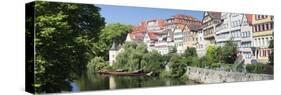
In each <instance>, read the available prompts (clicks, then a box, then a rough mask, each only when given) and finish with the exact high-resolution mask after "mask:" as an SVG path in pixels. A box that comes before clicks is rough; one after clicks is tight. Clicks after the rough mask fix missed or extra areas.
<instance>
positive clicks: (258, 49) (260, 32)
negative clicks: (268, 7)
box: [252, 15, 274, 63]
mask: <svg viewBox="0 0 281 95" xmlns="http://www.w3.org/2000/svg"><path fill="white" fill-rule="evenodd" d="M252 20H253V42H254V43H253V51H254V52H253V56H254V58H256V59H257V62H258V63H267V62H268V56H269V55H270V54H271V52H272V50H271V49H270V48H268V46H269V43H270V41H271V40H273V24H274V23H273V16H268V15H253V17H252Z"/></svg>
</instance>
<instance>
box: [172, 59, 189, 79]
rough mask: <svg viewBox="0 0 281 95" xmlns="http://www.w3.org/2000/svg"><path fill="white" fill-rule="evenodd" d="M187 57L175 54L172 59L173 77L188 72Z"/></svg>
mask: <svg viewBox="0 0 281 95" xmlns="http://www.w3.org/2000/svg"><path fill="white" fill-rule="evenodd" d="M185 61H186V60H185V58H184V57H181V56H179V55H177V54H174V55H173V56H172V57H171V59H170V62H171V63H170V66H169V67H170V68H171V73H170V74H171V75H170V76H171V77H173V78H179V77H181V76H183V75H184V74H185V72H186V63H185Z"/></svg>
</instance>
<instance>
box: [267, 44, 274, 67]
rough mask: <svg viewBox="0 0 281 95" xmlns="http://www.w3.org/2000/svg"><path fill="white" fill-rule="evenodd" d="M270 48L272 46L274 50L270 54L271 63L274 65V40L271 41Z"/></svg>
mask: <svg viewBox="0 0 281 95" xmlns="http://www.w3.org/2000/svg"><path fill="white" fill-rule="evenodd" d="M269 48H271V50H272V52H271V53H270V55H269V56H268V59H269V64H270V65H273V64H274V41H273V40H271V41H270V43H269Z"/></svg>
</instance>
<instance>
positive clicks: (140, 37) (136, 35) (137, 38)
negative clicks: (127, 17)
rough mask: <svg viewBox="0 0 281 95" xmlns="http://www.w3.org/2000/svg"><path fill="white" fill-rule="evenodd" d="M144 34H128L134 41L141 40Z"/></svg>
mask: <svg viewBox="0 0 281 95" xmlns="http://www.w3.org/2000/svg"><path fill="white" fill-rule="evenodd" d="M144 34H145V32H131V33H128V35H129V36H130V38H131V39H132V40H135V41H139V40H141V41H142V40H143V38H144Z"/></svg>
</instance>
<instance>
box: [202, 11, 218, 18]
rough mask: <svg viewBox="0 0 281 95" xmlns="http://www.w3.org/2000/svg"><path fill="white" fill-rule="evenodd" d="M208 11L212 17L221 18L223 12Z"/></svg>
mask: <svg viewBox="0 0 281 95" xmlns="http://www.w3.org/2000/svg"><path fill="white" fill-rule="evenodd" d="M205 13H207V14H208V15H209V16H210V17H211V18H212V19H220V18H221V12H205Z"/></svg>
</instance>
